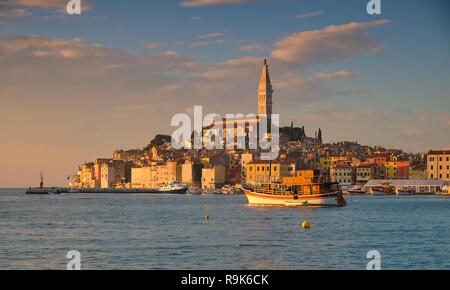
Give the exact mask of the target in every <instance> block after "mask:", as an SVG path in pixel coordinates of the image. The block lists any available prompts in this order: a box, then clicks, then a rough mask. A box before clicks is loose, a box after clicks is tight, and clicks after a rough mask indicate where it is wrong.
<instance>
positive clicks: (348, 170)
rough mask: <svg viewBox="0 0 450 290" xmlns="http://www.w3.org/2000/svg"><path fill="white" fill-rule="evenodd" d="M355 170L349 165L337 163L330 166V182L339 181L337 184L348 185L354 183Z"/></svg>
mask: <svg viewBox="0 0 450 290" xmlns="http://www.w3.org/2000/svg"><path fill="white" fill-rule="evenodd" d="M354 173H355V170H354V169H353V168H352V167H351V166H350V165H337V166H335V167H331V168H330V178H331V181H332V182H339V185H343V186H350V185H352V184H354V183H355V174H354Z"/></svg>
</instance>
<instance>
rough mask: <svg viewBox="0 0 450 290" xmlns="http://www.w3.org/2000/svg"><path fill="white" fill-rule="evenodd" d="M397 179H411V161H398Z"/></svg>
mask: <svg viewBox="0 0 450 290" xmlns="http://www.w3.org/2000/svg"><path fill="white" fill-rule="evenodd" d="M397 179H409V161H407V160H398V161H397Z"/></svg>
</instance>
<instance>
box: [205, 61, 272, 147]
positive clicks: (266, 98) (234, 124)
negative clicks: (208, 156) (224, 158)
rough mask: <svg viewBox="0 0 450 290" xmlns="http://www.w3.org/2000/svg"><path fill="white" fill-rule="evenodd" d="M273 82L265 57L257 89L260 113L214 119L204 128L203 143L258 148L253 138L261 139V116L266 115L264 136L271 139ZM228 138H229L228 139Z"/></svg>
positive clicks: (206, 144)
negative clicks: (253, 142)
mask: <svg viewBox="0 0 450 290" xmlns="http://www.w3.org/2000/svg"><path fill="white" fill-rule="evenodd" d="M272 94H273V89H272V84H271V82H270V76H269V66H268V64H267V60H266V59H264V65H263V69H262V73H261V78H260V82H259V85H258V89H257V104H258V114H250V115H247V116H246V117H244V116H237V117H236V116H235V117H234V118H222V117H221V118H220V119H216V120H213V121H212V122H211V125H210V126H207V127H204V128H203V129H202V131H203V132H202V133H203V134H202V136H203V144H204V145H205V147H206V148H208V147H210V148H211V149H212V148H213V147H214V148H216V149H220V147H222V148H227V149H234V148H237V149H246V148H249V149H256V147H254V148H252V145H253V146H256V144H252V142H251V140H259V135H260V134H259V129H260V124H262V123H265V122H263V121H262V118H261V116H264V117H265V118H264V119H266V122H267V128H266V129H267V130H265V131H264V132H266V133H265V134H264V136H262V137H265V138H267V140H268V141H270V138H271V134H270V128H271V122H272V104H273V103H272ZM227 138H228V140H227ZM218 147H219V148H218Z"/></svg>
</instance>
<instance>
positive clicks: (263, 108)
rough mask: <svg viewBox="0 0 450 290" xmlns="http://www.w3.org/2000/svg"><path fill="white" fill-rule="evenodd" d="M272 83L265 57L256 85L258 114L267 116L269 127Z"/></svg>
mask: <svg viewBox="0 0 450 290" xmlns="http://www.w3.org/2000/svg"><path fill="white" fill-rule="evenodd" d="M272 93H273V90H272V84H271V83H270V77H269V66H268V65H267V59H264V66H263V70H262V74H261V80H260V81H259V86H258V115H266V116H267V125H268V127H269V128H270V120H271V116H272Z"/></svg>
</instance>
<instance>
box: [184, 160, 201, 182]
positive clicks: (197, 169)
mask: <svg viewBox="0 0 450 290" xmlns="http://www.w3.org/2000/svg"><path fill="white" fill-rule="evenodd" d="M202 169H203V164H201V163H195V162H193V161H189V160H188V161H186V162H185V163H184V164H182V165H181V182H182V183H183V184H185V185H187V186H191V187H192V186H198V187H199V186H201V179H202Z"/></svg>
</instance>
